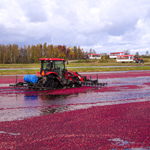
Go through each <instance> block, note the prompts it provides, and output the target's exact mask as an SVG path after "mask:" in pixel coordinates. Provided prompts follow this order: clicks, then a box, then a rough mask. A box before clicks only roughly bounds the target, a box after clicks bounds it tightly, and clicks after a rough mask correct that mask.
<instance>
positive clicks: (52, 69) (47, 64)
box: [13, 58, 106, 90]
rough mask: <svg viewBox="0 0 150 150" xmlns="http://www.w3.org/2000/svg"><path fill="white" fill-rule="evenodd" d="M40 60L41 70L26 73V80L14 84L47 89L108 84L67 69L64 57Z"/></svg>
mask: <svg viewBox="0 0 150 150" xmlns="http://www.w3.org/2000/svg"><path fill="white" fill-rule="evenodd" d="M39 61H40V62H41V70H40V72H37V74H36V75H25V76H24V81H25V82H19V83H16V84H15V85H13V86H20V87H25V86H27V87H28V88H32V89H40V90H47V89H57V88H72V87H80V86H81V85H82V84H85V85H100V86H104V85H106V83H98V77H97V80H91V79H87V77H86V76H81V75H80V74H78V73H77V72H72V71H67V70H66V68H65V60H64V59H60V58H40V59H39Z"/></svg>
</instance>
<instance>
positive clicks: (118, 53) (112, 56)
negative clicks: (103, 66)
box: [109, 52, 124, 59]
mask: <svg viewBox="0 0 150 150" xmlns="http://www.w3.org/2000/svg"><path fill="white" fill-rule="evenodd" d="M118 55H124V52H112V53H110V55H109V58H113V59H116V58H117V56H118Z"/></svg>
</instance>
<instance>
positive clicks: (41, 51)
mask: <svg viewBox="0 0 150 150" xmlns="http://www.w3.org/2000/svg"><path fill="white" fill-rule="evenodd" d="M90 51H91V52H94V53H96V52H95V51H94V50H93V51H92V50H90ZM85 54H87V52H84V50H83V49H81V48H80V47H76V46H74V47H66V46H64V45H63V46H62V45H58V46H53V45H47V43H44V44H43V45H42V44H37V45H32V46H30V45H28V46H24V47H20V48H19V47H18V45H17V44H13V45H12V44H8V45H2V44H0V64H7V63H37V62H39V58H64V59H66V60H71V59H82V58H83V57H84V55H85Z"/></svg>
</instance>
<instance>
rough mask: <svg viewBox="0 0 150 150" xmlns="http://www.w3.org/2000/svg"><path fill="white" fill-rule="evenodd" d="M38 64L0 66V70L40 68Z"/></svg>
mask: <svg viewBox="0 0 150 150" xmlns="http://www.w3.org/2000/svg"><path fill="white" fill-rule="evenodd" d="M40 66H41V64H40V63H32V64H0V68H1V69H3V68H40Z"/></svg>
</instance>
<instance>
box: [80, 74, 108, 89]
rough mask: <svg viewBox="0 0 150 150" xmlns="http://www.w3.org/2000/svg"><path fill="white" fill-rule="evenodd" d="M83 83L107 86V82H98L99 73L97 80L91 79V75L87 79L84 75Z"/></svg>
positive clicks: (85, 84)
mask: <svg viewBox="0 0 150 150" xmlns="http://www.w3.org/2000/svg"><path fill="white" fill-rule="evenodd" d="M82 85H84V86H100V87H102V86H106V85H107V83H99V82H98V75H97V79H96V80H92V79H91V76H90V79H87V77H86V76H84V83H82Z"/></svg>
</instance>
